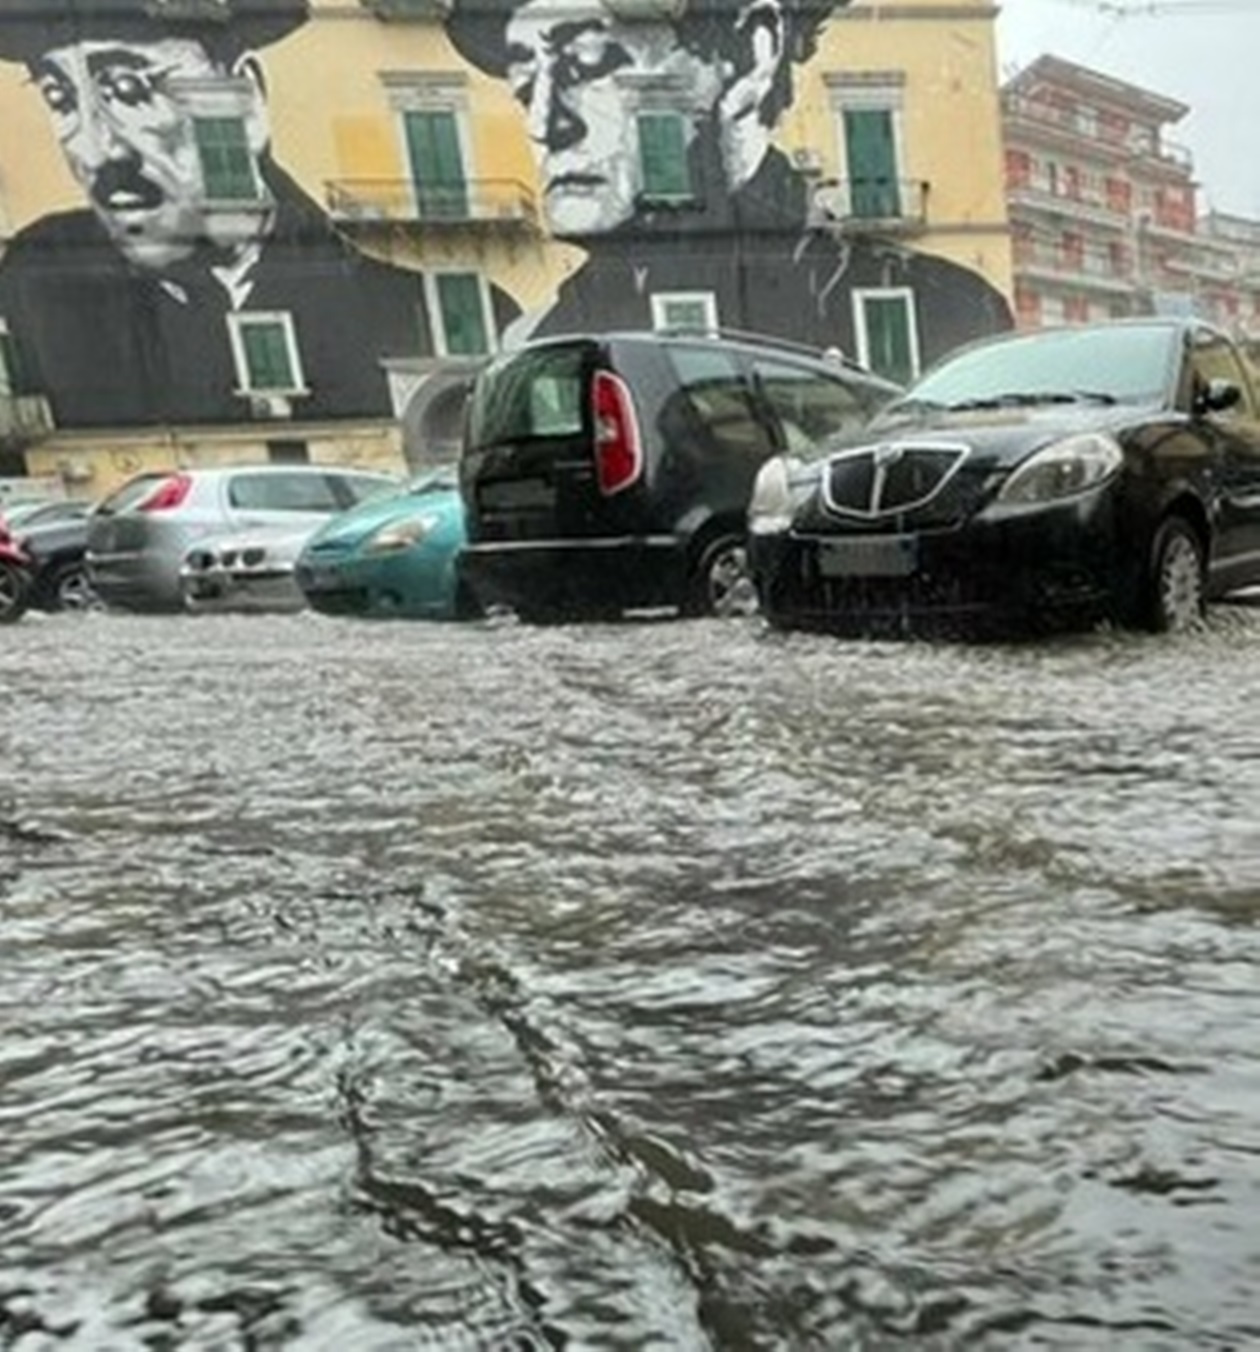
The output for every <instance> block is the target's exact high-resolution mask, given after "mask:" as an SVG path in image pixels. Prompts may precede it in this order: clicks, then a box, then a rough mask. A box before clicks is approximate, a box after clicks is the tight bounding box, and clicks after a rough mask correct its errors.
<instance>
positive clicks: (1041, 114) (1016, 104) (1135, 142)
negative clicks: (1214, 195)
mask: <svg viewBox="0 0 1260 1352" xmlns="http://www.w3.org/2000/svg"><path fill="white" fill-rule="evenodd" d="M1002 112H1003V113H1004V114H1005V115H1006V116H1007V117H1008V118H1012V117H1014V118H1021V119H1023V120H1024V121H1026V122H1031V123H1034V124H1036V125H1038V126H1042V127H1050V128H1052V129H1053V130H1055V131H1060V132H1063V133H1064V134H1065V135H1068V136H1074V137H1079V138H1080V139H1081V140H1084V141H1088V142H1089V143H1090V145H1091V146H1092V147H1093V148H1095V149H1097V148H1098V147H1100V146H1103V147H1107V148H1109V149H1110V150H1112V151H1116V152H1119V153H1120V154H1123V155H1147V156H1150V157H1152V158H1154V159H1158V160H1165V161H1168V162H1169V163H1172V164H1175V165H1177V166H1178V167H1179V168H1182V169H1192V168H1193V167H1194V156H1193V155H1192V154H1191V152H1190V151H1189V150H1188V149H1187V148H1186V147H1185V146H1181V145H1177V144H1176V143H1175V142H1169V141H1165V140H1163V139H1162V138H1161V137H1159V136H1157V135H1156V134H1155V133H1154V132H1149V131H1144V130H1141V129H1137V130H1135V129H1134V128H1132V127H1117V126H1113V125H1111V124H1110V123H1108V122H1107V121H1106V119H1103V118H1097V117H1093V116H1091V115H1090V114H1089V113H1087V112H1085V111H1084V110H1083V109H1080V108H1063V107H1059V106H1056V105H1055V104H1052V103H1046V102H1044V101H1043V100H1041V99H1030V98H1026V97H1023V96H1020V95H1018V94H1006V95H1004V96H1003V98H1002Z"/></svg>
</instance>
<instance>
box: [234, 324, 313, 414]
mask: <svg viewBox="0 0 1260 1352" xmlns="http://www.w3.org/2000/svg"><path fill="white" fill-rule="evenodd" d="M228 331H229V333H230V335H231V339H232V355H233V357H234V359H235V361H236V378H237V380H238V382H239V384H240V388H241V390H242V392H244V393H246V394H300V393H303V381H302V366H301V362H300V361H299V359H298V350H297V337H296V335H295V333H294V329H293V316H292V315H290V314H287V313H282V312H277V313H274V314H266V313H263V312H262V311H257V312H250V311H247V310H243V311H240V312H238V313H237V314H232V315H229V316H228Z"/></svg>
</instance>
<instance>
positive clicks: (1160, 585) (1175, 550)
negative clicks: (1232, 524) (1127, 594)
mask: <svg viewBox="0 0 1260 1352" xmlns="http://www.w3.org/2000/svg"><path fill="white" fill-rule="evenodd" d="M1204 602H1205V597H1204V583H1203V548H1202V546H1201V545H1200V544H1199V538H1198V536H1197V535H1196V534H1195V533H1194V530H1193V529H1192V528H1191V526H1190V525H1189V523H1188V522H1186V521H1185V520H1184V519H1183V518H1182V517H1179V516H1170V517H1168V518H1167V520H1165V521H1163V522H1161V523H1160V526H1159V529H1158V530H1157V531H1156V532H1155V538H1154V540H1152V542H1151V559H1150V571H1149V573H1148V575H1147V596H1146V612H1147V613H1146V621H1147V625H1148V627H1149V628H1151V629H1153V630H1154V631H1155V632H1156V633H1166V634H1180V633H1184V632H1185V631H1186V630H1188V629H1193V628H1195V627H1196V626H1197V625H1198V624H1199V623H1200V622H1201V621H1202V619H1203V610H1204Z"/></svg>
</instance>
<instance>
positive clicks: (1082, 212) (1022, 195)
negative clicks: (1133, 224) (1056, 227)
mask: <svg viewBox="0 0 1260 1352" xmlns="http://www.w3.org/2000/svg"><path fill="white" fill-rule="evenodd" d="M1007 195H1008V197H1009V198H1010V200H1011V202H1012V203H1013V204H1015V205H1018V206H1026V207H1031V208H1033V209H1037V208H1040V209H1041V210H1042V211H1053V212H1056V213H1058V214H1059V215H1066V216H1078V217H1080V218H1082V219H1084V220H1090V221H1094V222H1095V223H1096V224H1098V225H1110V226H1114V227H1123V226H1127V225H1128V224H1129V221H1130V217H1131V215H1132V211H1131V209H1126V207H1125V205H1124V203H1123V202H1122V201H1120V200H1118V199H1109V198H1107V197H1105V196H1103V195H1102V194H1100V193H1096V192H1090V191H1088V190H1087V189H1083V188H1082V189H1079V190H1078V191H1076V192H1069V191H1065V189H1064V188H1063V187H1062V186H1059V187H1053V186H1051V184H1049V183H1048V182H1046V181H1045V180H1044V179H1043V180H1040V181H1038V180H1036V179H1028V180H1026V181H1023V182H1019V181H1016V182H1012V183H1011V184H1010V186H1009V188H1008V190H1007Z"/></svg>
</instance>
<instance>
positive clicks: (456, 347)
mask: <svg viewBox="0 0 1260 1352" xmlns="http://www.w3.org/2000/svg"><path fill="white" fill-rule="evenodd" d="M436 281H437V295H438V305H439V306H440V307H441V310H442V332H443V333H444V334H445V335H446V351H447V353H448V354H449V355H450V356H461V357H464V356H481V355H482V354H483V353H486V352H489V351H490V343H489V339H488V337H487V334H486V319H485V311H484V310H483V309H482V304H481V283H480V281H479V280H478V279H477V276H476V274H475V273H471V272H442V273H439V274H438V276H437V279H436Z"/></svg>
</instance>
